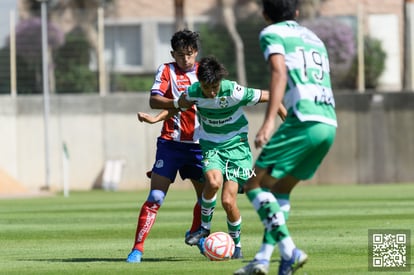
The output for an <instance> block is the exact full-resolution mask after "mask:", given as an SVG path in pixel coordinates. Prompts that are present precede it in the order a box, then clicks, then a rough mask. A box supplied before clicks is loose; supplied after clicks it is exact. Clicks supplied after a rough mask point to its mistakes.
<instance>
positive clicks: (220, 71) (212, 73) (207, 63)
mask: <svg viewBox="0 0 414 275" xmlns="http://www.w3.org/2000/svg"><path fill="white" fill-rule="evenodd" d="M227 74H228V72H227V70H226V68H225V67H224V65H223V64H221V63H220V62H219V61H218V60H217V58H215V57H214V56H211V55H210V56H206V57H203V58H201V59H200V62H199V65H198V70H197V77H198V81H200V82H203V83H208V84H212V83H217V82H220V81H221V80H222V79H223V78H224V77H225V76H227Z"/></svg>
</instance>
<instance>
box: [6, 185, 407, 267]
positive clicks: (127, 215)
mask: <svg viewBox="0 0 414 275" xmlns="http://www.w3.org/2000/svg"><path fill="white" fill-rule="evenodd" d="M146 196H147V190H144V191H139V192H138V191H135V192H104V191H92V192H73V193H71V194H70V197H69V198H64V197H63V196H61V195H57V196H54V197H46V198H30V199H5V200H0V274H197V275H201V274H232V272H233V271H234V270H236V269H238V268H239V267H241V266H242V265H245V264H246V261H248V260H251V259H252V257H253V256H254V254H255V253H256V250H257V249H258V248H259V246H260V244H261V237H262V231H263V227H262V225H261V224H260V223H259V219H258V217H257V215H256V213H255V212H254V211H253V208H252V206H251V205H250V203H249V202H248V201H247V199H246V197H245V195H240V196H239V206H240V209H241V212H242V217H243V231H242V243H243V252H244V256H245V259H244V260H234V261H227V262H209V261H207V260H206V258H204V257H202V256H201V255H200V254H199V253H198V250H197V248H196V247H189V246H186V245H185V244H184V233H185V231H186V230H187V229H188V227H189V225H190V222H191V215H192V206H193V203H194V197H195V196H194V193H193V191H191V190H184V191H183V190H179V189H175V188H174V186H173V187H172V188H171V189H170V193H169V194H168V196H167V198H166V201H165V204H164V205H163V207H162V208H161V210H160V212H159V215H158V218H157V221H156V223H155V225H154V227H153V230H152V232H151V234H150V236H149V238H148V239H147V242H146V246H145V248H146V250H145V254H144V258H143V262H142V263H140V264H128V263H126V262H125V258H126V256H127V254H128V253H129V251H130V249H131V246H132V242H133V238H134V234H135V227H136V221H137V215H138V211H139V207H140V206H141V204H142V202H143V201H144V200H145V198H146ZM288 225H289V228H290V231H291V234H292V236H293V238H294V241H295V242H296V244H297V246H298V247H300V248H302V249H303V250H305V251H306V252H307V253H308V255H309V262H308V263H307V264H306V265H305V266H304V268H302V269H300V270H299V271H298V273H297V274H315V275H316V274H317V275H319V274H335V275H336V274H373V272H368V229H409V230H411V231H412V229H413V228H414V184H390V185H358V186H314V185H313V186H305V185H303V184H302V185H300V186H298V187H297V188H296V189H295V191H294V193H293V195H292V211H291V215H290V219H289V222H288ZM212 231H226V225H225V215H224V212H223V210H222V208H221V206H219V207H217V210H216V212H215V215H214V219H213V228H212ZM411 233H412V234H414V232H411ZM411 243H412V244H411V251H413V252H414V249H413V242H411ZM413 252H412V253H411V255H412V254H413ZM273 258H274V261H273V262H272V264H271V269H270V274H276V273H277V268H278V258H279V255H278V252H277V249H276V250H275V254H274V257H273ZM411 258H412V257H411ZM413 264H414V260H411V272H412V273H413V272H414V267H413V266H412V265H413ZM381 274H401V272H400V273H398V272H394V273H391V272H381ZM403 274H407V272H405V273H403Z"/></svg>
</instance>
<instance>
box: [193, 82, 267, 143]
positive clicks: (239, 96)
mask: <svg viewBox="0 0 414 275" xmlns="http://www.w3.org/2000/svg"><path fill="white" fill-rule="evenodd" d="M260 96H261V91H260V90H258V89H252V88H246V87H243V86H240V85H239V84H237V83H236V82H234V81H229V80H222V81H221V83H220V90H219V92H218V93H217V96H216V97H214V98H207V97H205V96H204V95H203V92H202V90H201V87H200V83H195V84H193V85H191V86H190V87H189V88H188V95H187V100H190V101H195V102H196V103H195V105H196V106H197V115H198V118H199V122H200V143H202V141H203V140H206V141H209V142H215V143H220V142H224V141H228V140H229V139H231V138H232V137H234V136H236V135H238V134H242V133H247V132H248V121H247V118H246V116H245V114H244V111H243V108H242V107H243V106H250V105H254V104H256V103H258V102H259V100H260Z"/></svg>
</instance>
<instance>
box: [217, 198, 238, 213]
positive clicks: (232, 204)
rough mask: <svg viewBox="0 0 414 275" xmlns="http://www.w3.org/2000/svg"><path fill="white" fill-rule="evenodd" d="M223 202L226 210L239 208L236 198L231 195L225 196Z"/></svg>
mask: <svg viewBox="0 0 414 275" xmlns="http://www.w3.org/2000/svg"><path fill="white" fill-rule="evenodd" d="M221 204H222V206H223V208H224V210H226V212H228V211H232V210H233V209H235V208H237V205H236V200H235V199H233V198H232V197H230V196H227V197H223V198H222V200H221Z"/></svg>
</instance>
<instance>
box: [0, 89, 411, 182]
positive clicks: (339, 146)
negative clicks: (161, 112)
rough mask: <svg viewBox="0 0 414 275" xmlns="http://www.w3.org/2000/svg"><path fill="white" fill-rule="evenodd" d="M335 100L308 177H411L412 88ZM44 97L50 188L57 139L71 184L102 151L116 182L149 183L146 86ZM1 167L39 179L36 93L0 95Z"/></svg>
mask: <svg viewBox="0 0 414 275" xmlns="http://www.w3.org/2000/svg"><path fill="white" fill-rule="evenodd" d="M336 102H337V114H338V121H339V128H338V132H337V138H336V141H335V144H334V146H333V148H332V150H331V151H330V153H329V155H328V156H327V158H326V159H325V161H324V162H323V164H322V165H321V167H320V169H319V171H318V172H317V174H316V176H315V177H314V178H313V179H312V180H311V181H310V183H313V184H316V183H324V184H333V183H340V184H348V183H377V182H414V167H413V166H414V127H413V121H414V94H413V93H381V94H378V93H375V94H369V93H366V94H355V93H350V94H344V93H340V94H337V95H336ZM50 104H51V105H50V106H51V108H50V112H51V113H50V119H49V144H50V145H49V148H50V188H51V189H55V190H61V189H62V183H63V169H62V167H63V165H62V158H63V150H62V145H63V143H66V145H67V147H68V150H69V168H70V170H69V172H70V174H69V183H70V186H71V188H72V189H77V190H85V189H90V188H92V186H93V185H94V184H96V183H97V182H98V183H99V182H100V181H99V178H100V176H101V174H102V170H103V167H104V163H105V161H106V160H108V159H122V160H124V161H125V166H124V169H123V173H122V179H121V183H120V185H119V189H139V188H146V187H147V184H148V182H149V181H148V179H146V177H145V172H146V171H147V170H148V169H149V168H150V167H151V166H152V163H153V161H154V155H155V143H156V138H157V136H158V135H159V131H160V128H161V124H156V125H149V124H143V123H140V122H138V121H137V119H136V112H138V111H145V112H150V113H154V114H155V113H156V111H155V110H150V109H149V106H148V94H147V93H134V94H115V95H109V96H107V97H99V96H97V95H76V96H74V95H59V96H52V97H51V101H50ZM264 111H265V105H264V104H263V105H258V106H254V107H249V108H247V109H246V112H247V114H248V117H249V120H250V140H253V137H254V135H255V134H256V131H257V129H258V127H259V126H260V124H261V122H262V118H263V113H264ZM251 144H252V143H251ZM252 149H253V148H252ZM257 154H258V152H257V151H256V150H255V149H253V155H254V156H257ZM0 168H1V169H2V170H4V171H6V172H7V173H8V174H9V175H11V176H12V177H14V178H15V179H17V180H18V181H20V182H21V183H22V184H23V185H24V186H26V187H28V188H29V189H32V190H38V189H39V188H41V187H42V186H44V185H45V142H44V118H43V100H42V97H41V96H19V97H17V98H11V97H9V96H0Z"/></svg>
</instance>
